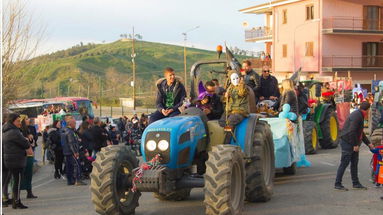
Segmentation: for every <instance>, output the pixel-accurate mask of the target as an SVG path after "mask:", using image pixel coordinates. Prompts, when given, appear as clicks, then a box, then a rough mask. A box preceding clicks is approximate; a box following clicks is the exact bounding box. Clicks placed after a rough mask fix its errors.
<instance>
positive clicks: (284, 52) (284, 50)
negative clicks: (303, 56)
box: [282, 44, 287, 57]
mask: <svg viewBox="0 0 383 215" xmlns="http://www.w3.org/2000/svg"><path fill="white" fill-rule="evenodd" d="M282 57H287V45H286V44H283V45H282Z"/></svg>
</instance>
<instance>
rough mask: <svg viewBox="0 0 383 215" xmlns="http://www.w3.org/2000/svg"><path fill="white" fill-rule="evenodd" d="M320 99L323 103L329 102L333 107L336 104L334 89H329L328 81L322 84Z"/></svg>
mask: <svg viewBox="0 0 383 215" xmlns="http://www.w3.org/2000/svg"><path fill="white" fill-rule="evenodd" d="M322 99H323V101H324V102H325V103H330V104H332V105H333V106H334V107H335V106H336V104H335V90H334V89H331V87H330V83H328V82H326V83H324V86H323V88H322Z"/></svg>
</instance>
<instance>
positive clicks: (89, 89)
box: [87, 83, 90, 99]
mask: <svg viewBox="0 0 383 215" xmlns="http://www.w3.org/2000/svg"><path fill="white" fill-rule="evenodd" d="M89 90H90V85H89V83H88V94H87V98H88V99H89Z"/></svg>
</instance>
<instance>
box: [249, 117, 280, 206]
mask: <svg viewBox="0 0 383 215" xmlns="http://www.w3.org/2000/svg"><path fill="white" fill-rule="evenodd" d="M253 150H254V157H252V158H249V159H247V162H246V164H245V168H246V201H249V202H266V201H268V200H270V199H271V196H272V194H273V187H274V183H273V181H274V176H275V159H274V142H273V135H272V133H271V130H270V125H269V124H268V123H267V122H265V121H262V120H258V122H257V124H256V126H255V135H254V141H253Z"/></svg>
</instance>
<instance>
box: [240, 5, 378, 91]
mask: <svg viewBox="0 0 383 215" xmlns="http://www.w3.org/2000/svg"><path fill="white" fill-rule="evenodd" d="M240 12H242V13H248V14H263V15H264V17H265V25H264V26H254V27H252V28H251V29H246V30H245V40H246V41H247V42H257V43H265V52H266V53H270V54H271V56H272V59H273V61H272V71H273V72H274V74H275V75H277V76H278V77H279V78H284V77H286V76H288V75H289V74H291V72H293V71H296V70H297V69H299V68H302V71H303V73H302V74H303V76H304V77H306V78H307V77H310V76H311V75H313V76H314V77H315V78H317V79H326V78H327V79H331V78H332V77H333V76H334V74H335V72H337V75H338V77H342V76H344V77H346V76H347V75H348V74H351V76H352V78H353V80H354V81H357V82H360V83H362V84H370V83H371V80H372V79H374V78H376V79H377V80H383V0H275V1H269V2H268V3H265V4H260V5H255V6H252V7H249V8H245V9H241V10H240ZM249 23H251V21H250V20H249ZM304 77H303V78H304Z"/></svg>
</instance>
